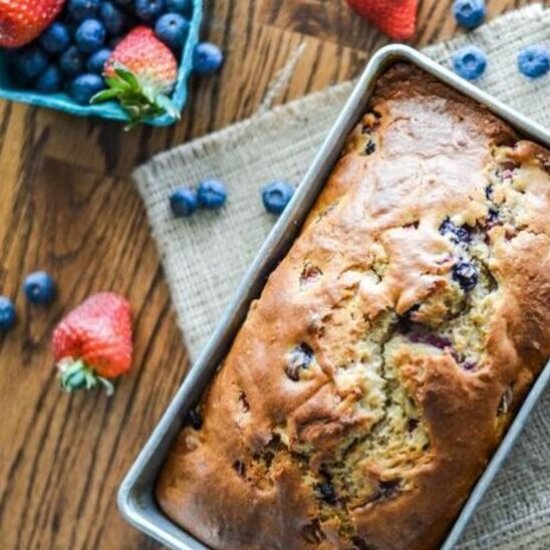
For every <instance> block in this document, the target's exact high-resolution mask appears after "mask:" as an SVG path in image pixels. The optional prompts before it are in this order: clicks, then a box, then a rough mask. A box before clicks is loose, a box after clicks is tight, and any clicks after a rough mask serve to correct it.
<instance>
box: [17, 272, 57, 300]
mask: <svg viewBox="0 0 550 550" xmlns="http://www.w3.org/2000/svg"><path fill="white" fill-rule="evenodd" d="M23 291H24V293H25V296H26V297H27V299H28V300H29V302H31V303H33V304H39V305H47V304H50V303H52V302H53V301H54V300H55V296H56V294H57V292H56V287H55V282H54V280H53V278H52V277H51V275H49V274H48V273H46V272H45V271H36V272H35V273H31V274H30V275H27V277H25V281H24V282H23Z"/></svg>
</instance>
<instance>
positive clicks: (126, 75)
mask: <svg viewBox="0 0 550 550" xmlns="http://www.w3.org/2000/svg"><path fill="white" fill-rule="evenodd" d="M113 70H114V74H113V75H108V76H106V77H105V83H106V84H107V88H106V89H105V90H102V91H101V92H99V93H97V94H96V95H95V96H94V97H92V99H91V100H90V103H92V104H96V103H103V102H105V101H110V100H112V99H116V100H118V102H119V103H120V106H121V107H122V108H123V109H124V111H125V112H126V114H127V115H128V118H129V119H130V123H129V124H128V125H127V126H126V130H129V129H131V128H133V127H134V126H135V125H136V124H139V123H141V122H144V121H145V120H148V119H151V118H155V117H157V116H162V115H164V114H168V115H170V116H171V117H172V118H174V119H179V118H180V113H179V112H178V110H177V109H176V107H175V106H174V104H173V103H172V101H171V100H170V98H169V97H168V96H167V95H165V94H163V93H162V92H160V91H159V90H158V89H157V88H155V87H154V86H151V85H149V84H146V83H142V82H140V81H139V79H138V78H137V76H136V75H135V74H134V73H132V72H131V71H129V70H128V69H126V68H125V67H123V66H122V65H114V66H113Z"/></svg>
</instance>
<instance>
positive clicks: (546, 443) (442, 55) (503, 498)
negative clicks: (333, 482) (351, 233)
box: [134, 5, 550, 550]
mask: <svg viewBox="0 0 550 550" xmlns="http://www.w3.org/2000/svg"><path fill="white" fill-rule="evenodd" d="M467 43H474V44H477V45H478V46H480V47H481V48H482V49H483V50H484V51H485V52H486V54H487V57H488V60H489V62H488V67H487V71H486V73H485V74H484V76H483V77H482V78H481V79H479V81H478V82H477V84H478V85H479V86H480V87H481V88H483V89H485V90H487V91H489V92H490V93H492V94H493V95H495V96H496V97H498V98H499V99H501V100H503V101H504V102H506V103H508V104H510V105H511V106H513V107H515V108H516V109H518V110H520V111H521V112H523V113H524V114H526V115H529V116H530V117H532V118H533V119H534V120H536V121H538V122H539V123H541V124H542V125H544V126H546V127H550V101H549V97H550V95H549V92H550V75H546V76H545V77H543V78H541V79H539V80H537V81H529V80H527V79H526V78H524V77H523V76H521V75H520V74H519V72H518V70H517V62H516V57H517V54H518V52H519V50H520V49H521V48H522V47H524V46H526V45H529V44H534V43H544V44H546V45H548V46H550V10H547V9H543V8H542V7H541V6H540V5H532V6H529V7H527V8H523V9H522V10H518V11H516V12H512V13H510V14H507V15H504V16H502V17H500V18H499V19H496V20H494V21H493V22H491V23H489V24H487V25H484V26H482V27H480V28H479V29H477V30H475V31H474V32H471V33H468V34H467V35H464V36H461V37H459V38H457V39H455V40H452V41H450V42H447V43H445V44H439V45H436V46H431V47H429V48H427V49H426V50H425V52H426V53H427V54H428V55H429V56H431V57H432V58H433V59H435V60H437V61H439V62H441V63H442V64H444V65H447V66H450V59H451V56H452V53H453V52H454V51H456V50H457V49H458V48H460V47H462V46H464V45H465V44H467ZM351 89H352V83H344V84H340V85H338V86H336V87H333V88H330V89H328V90H326V91H323V92H319V93H316V94H312V95H310V96H307V97H306V98H303V99H300V100H298V101H295V102H292V103H289V104H287V105H285V106H282V107H277V108H275V109H272V110H269V111H267V112H261V113H259V114H258V115H256V116H255V117H253V118H251V119H249V120H246V121H244V122H241V123H239V124H236V125H234V126H232V127H230V128H227V129H225V130H222V131H220V132H217V133H215V134H212V135H210V136H207V137H205V138H202V139H199V140H197V141H194V142H192V143H189V144H186V145H182V146H180V147H178V148H176V149H173V150H171V151H168V152H166V153H163V154H161V155H158V156H157V157H155V158H154V159H153V160H151V161H150V162H149V163H148V164H146V165H145V166H142V167H141V168H139V169H138V170H137V171H136V172H135V174H134V179H135V181H136V183H137V185H138V189H139V191H140V193H141V195H142V197H143V200H144V202H145V205H146V208H147V211H148V216H149V220H150V223H151V227H152V232H153V236H154V238H155V240H156V242H157V245H158V248H159V251H160V255H161V258H162V263H163V266H164V270H165V273H166V277H167V280H168V284H169V286H170V290H171V293H172V299H173V304H174V307H175V309H176V311H177V315H178V320H179V323H180V326H181V329H182V331H183V334H184V338H185V343H186V345H187V347H188V349H189V352H190V354H191V357H192V358H193V357H196V355H197V353H198V351H199V350H200V349H201V347H202V346H203V345H204V344H205V342H206V340H207V339H208V337H209V335H210V334H211V333H212V330H213V328H214V326H215V325H216V323H217V321H218V319H219V318H220V315H221V313H222V311H223V310H224V308H225V306H226V305H227V303H228V301H229V299H230V297H231V295H232V293H233V292H234V290H235V288H236V287H237V284H238V282H239V280H240V278H241V277H242V275H243V273H244V271H245V269H246V268H247V266H248V265H249V263H250V261H251V259H252V258H253V256H254V254H255V253H256V251H257V250H258V248H259V246H260V244H261V242H262V241H263V240H264V238H265V237H266V235H267V233H268V232H269V230H270V229H271V227H272V225H273V223H274V221H275V220H274V218H273V217H272V216H271V215H269V214H267V213H266V212H265V211H264V208H263V206H262V203H261V199H260V188H261V187H262V186H263V185H264V184H266V183H267V182H270V181H272V180H274V179H282V180H287V181H290V182H294V183H298V182H299V181H300V179H301V177H302V176H303V174H304V172H305V170H306V169H307V167H308V165H309V164H310V161H311V160H312V158H313V156H314V155H315V152H316V150H317V149H318V147H319V146H320V144H321V142H322V140H323V138H324V136H325V135H326V133H327V131H328V129H329V128H330V126H331V124H332V123H333V121H334V120H335V118H336V116H337V115H338V113H339V111H340V109H341V107H342V105H343V103H344V102H345V100H346V98H347V96H348V95H349V93H350V91H351ZM205 178H219V179H222V180H223V181H224V182H225V183H226V184H227V186H228V189H229V197H230V198H229V201H228V204H227V206H226V207H224V209H223V210H221V211H220V212H201V213H199V214H197V215H195V216H194V217H193V218H191V219H184V220H182V219H174V218H173V216H172V215H171V213H170V209H169V204H168V197H169V195H170V193H171V192H172V190H173V189H175V188H176V187H178V186H180V185H183V184H194V183H196V182H198V181H200V180H201V179H205ZM442 490H444V487H442ZM460 548H461V549H463V550H466V549H468V550H473V549H476V550H477V549H479V550H481V549H484V550H485V549H509V550H512V549H514V550H516V549H518V548H529V549H531V548H532V549H543V548H544V549H546V548H550V391H548V392H546V396H545V397H544V398H543V400H542V402H541V403H540V405H539V407H538V409H537V411H536V412H535V414H534V415H533V417H532V418H531V420H530V422H529V424H528V426H527V428H526V430H525V433H524V434H523V435H522V437H521V439H520V442H519V443H518V444H517V446H516V447H515V449H514V451H513V453H512V456H511V458H510V459H509V460H508V462H507V464H506V466H505V468H504V469H503V471H502V472H501V473H500V474H499V476H498V478H497V480H496V481H495V483H494V484H493V486H492V488H491V491H490V492H489V494H488V495H487V497H486V498H485V500H484V502H483V503H482V505H481V506H480V507H479V508H478V511H477V513H476V516H475V518H474V519H473V521H472V522H471V524H470V526H469V527H468V530H467V532H466V534H465V536H464V537H463V541H462V543H461V545H460Z"/></svg>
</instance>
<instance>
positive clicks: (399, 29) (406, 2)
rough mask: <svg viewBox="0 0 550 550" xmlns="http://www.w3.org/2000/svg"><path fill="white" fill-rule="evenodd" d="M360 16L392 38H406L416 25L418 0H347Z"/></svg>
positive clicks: (411, 33) (410, 34) (410, 35)
mask: <svg viewBox="0 0 550 550" xmlns="http://www.w3.org/2000/svg"><path fill="white" fill-rule="evenodd" d="M347 2H348V4H349V5H350V6H351V7H352V8H353V9H354V10H355V11H356V12H357V13H358V14H359V15H361V16H362V17H364V18H365V19H367V20H368V21H370V22H371V23H372V24H374V25H376V27H377V28H378V29H380V30H381V31H382V32H383V33H385V34H387V35H388V36H389V37H391V38H393V39H394V40H408V39H409V38H411V37H412V35H413V34H414V30H415V25H416V9H417V7H418V0H347Z"/></svg>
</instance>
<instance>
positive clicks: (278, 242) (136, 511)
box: [118, 45, 550, 550]
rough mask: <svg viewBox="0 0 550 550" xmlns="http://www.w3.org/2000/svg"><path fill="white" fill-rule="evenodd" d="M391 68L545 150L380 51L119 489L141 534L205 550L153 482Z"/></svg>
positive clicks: (471, 501)
mask: <svg viewBox="0 0 550 550" xmlns="http://www.w3.org/2000/svg"><path fill="white" fill-rule="evenodd" d="M396 61H407V62H409V63H413V64H414V65H417V66H418V67H420V68H421V69H423V70H424V71H426V72H427V73H429V74H431V75H433V76H435V77H437V78H438V79H439V80H441V81H443V82H444V83H446V84H447V85H449V86H451V87H453V88H455V89H456V90H458V91H459V92H461V93H462V94H464V95H466V96H469V97H471V98H473V99H475V100H476V101H478V102H479V103H481V104H483V105H486V106H487V107H488V108H489V109H490V110H491V111H493V112H494V113H495V114H496V115H498V116H499V117H501V118H502V119H504V120H505V121H507V122H508V123H510V124H511V125H512V126H513V127H514V128H515V129H516V130H517V131H518V133H519V134H521V135H523V136H525V137H528V138H530V139H533V140H535V141H537V142H539V143H541V144H542V145H545V146H546V147H550V132H548V131H547V130H545V129H544V128H542V127H541V126H539V125H537V124H536V123H535V122H532V121H530V120H528V119H527V118H525V117H524V116H522V115H521V114H519V113H517V112H516V111H514V110H512V109H510V108H509V107H507V106H506V105H504V104H503V103H501V102H500V101H497V100H496V99H494V98H492V97H491V96H489V95H487V94H486V93H484V92H482V91H480V90H479V89H478V88H476V87H475V86H473V85H472V84H470V83H468V82H466V81H465V80H462V79H461V78H459V77H457V76H456V75H455V74H453V73H451V72H450V71H448V70H446V69H445V68H443V67H441V66H440V65H438V64H437V63H435V62H433V61H431V60H430V59H429V58H427V57H426V56H424V55H422V54H421V53H419V52H417V51H415V50H413V49H411V48H408V47H406V46H400V45H392V46H387V47H385V48H383V49H381V50H380V51H379V52H378V53H377V54H376V55H374V56H373V57H372V59H371V61H370V62H369V64H368V65H367V67H366V69H365V71H364V73H363V74H362V76H361V78H360V79H359V81H358V83H357V86H356V88H355V90H354V91H353V93H352V94H351V96H350V98H349V100H348V102H347V103H346V105H345V107H344V109H343V110H342V113H341V115H340V116H339V118H338V120H337V121H336V123H335V124H334V127H333V128H332V130H331V132H330V133H329V135H328V137H327V138H326V140H325V142H324V144H323V146H322V147H321V149H320V151H319V153H318V154H317V156H316V157H315V160H314V161H313V164H312V165H311V167H310V168H309V170H308V172H307V174H306V175H305V177H304V179H303V181H302V183H301V185H300V187H299V189H298V190H297V192H296V193H295V195H294V198H293V199H292V202H291V203H290V205H289V206H288V207H287V209H286V210H285V213H284V214H283V215H282V216H281V218H280V219H279V221H278V222H277V224H276V225H275V227H274V228H273V230H272V231H271V233H270V235H269V236H268V238H267V239H266V241H265V242H264V244H263V246H262V247H261V249H260V251H259V253H258V255H257V256H256V258H255V260H254V261H253V263H252V265H251V266H250V268H249V269H248V272H247V274H246V275H245V277H244V279H243V281H242V283H241V285H240V286H239V288H238V289H237V292H236V294H235V296H234V297H233V299H232V301H231V303H230V305H229V307H228V308H227V310H226V312H225V314H224V315H223V317H222V319H221V321H220V323H219V325H218V327H217V329H216V330H215V332H214V333H213V335H212V337H211V339H210V341H209V343H208V344H207V346H206V348H205V349H204V351H203V352H202V354H201V355H200V357H199V358H198V359H197V361H196V363H195V364H194V366H193V367H192V369H191V370H190V372H189V374H188V376H187V377H186V379H185V381H184V383H183V385H182V386H181V387H180V389H179V390H178V392H177V394H176V396H175V397H174V399H173V401H172V403H171V404H170V406H169V407H168V409H167V411H166V413H165V414H164V416H163V417H162V419H161V420H160V422H159V424H158V426H157V427H156V429H155V431H154V432H153V435H152V436H151V437H150V439H149V441H148V442H147V444H146V445H145V447H144V448H143V450H142V451H141V453H140V454H139V456H138V458H137V460H136V461H135V463H134V464H133V466H132V468H131V469H130V471H129V472H128V474H127V476H126V478H125V479H124V481H123V483H122V485H121V487H120V491H119V493H118V503H119V507H120V510H121V512H122V514H123V515H124V516H125V518H126V519H127V520H128V521H129V522H130V523H132V524H133V525H135V526H136V527H137V528H138V529H141V530H142V531H144V532H146V533H148V534H149V535H151V536H152V537H154V538H155V539H157V540H158V541H160V542H161V543H163V544H165V545H166V546H168V547H170V548H174V549H178V550H197V549H204V548H206V547H205V546H204V545H203V544H202V543H201V542H199V541H198V540H197V539H195V538H194V537H193V536H192V535H190V534H189V533H187V532H185V531H184V530H183V529H182V528H181V527H179V526H177V525H176V524H174V523H173V522H172V521H171V520H170V519H168V518H167V517H166V516H165V515H164V514H163V512H162V511H161V509H160V508H159V507H158V505H157V503H156V501H155V497H154V488H155V482H156V479H157V475H158V473H159V470H160V468H161V466H162V464H163V461H164V459H165V457H166V454H167V451H168V449H169V447H170V445H171V443H172V441H173V439H174V436H175V435H176V434H177V433H178V432H179V430H180V429H181V426H182V419H183V418H184V416H185V414H186V413H187V411H188V410H189V409H190V408H191V407H192V406H193V405H195V404H196V403H197V401H198V400H199V399H200V396H201V394H202V393H203V391H204V389H205V388H206V386H207V385H208V383H209V382H210V380H211V379H212V377H213V376H214V374H215V373H216V370H217V369H218V366H219V365H220V364H221V362H222V361H223V359H224V357H225V355H226V353H227V352H228V350H229V347H230V346H231V343H232V342H233V339H234V337H235V335H236V333H237V331H238V330H239V328H240V326H241V324H242V323H243V321H244V319H245V317H246V314H247V311H248V308H249V305H250V302H251V301H252V300H253V299H255V298H257V297H258V296H259V294H260V293H261V290H262V288H263V286H264V284H265V281H266V278H267V277H268V275H269V274H270V273H271V271H272V270H273V269H274V268H275V267H276V265H277V263H278V261H279V260H280V259H281V258H283V257H284V256H285V254H286V253H287V251H288V250H289V248H290V246H291V245H292V243H293V241H294V240H295V238H296V236H297V234H298V232H299V230H300V227H301V225H302V222H303V221H304V220H305V218H306V216H307V214H308V212H309V211H310V209H311V208H312V206H313V204H314V203H315V200H316V199H317V196H318V195H319V192H320V191H321V189H322V188H323V186H324V184H325V181H326V179H327V177H328V176H329V174H330V171H331V170H332V167H333V166H334V163H335V162H336V160H337V158H338V156H339V154H340V151H341V149H342V146H343V144H344V141H345V139H346V138H347V136H348V134H349V133H350V132H351V130H352V129H353V128H354V126H355V125H356V123H357V122H358V121H359V119H360V118H361V116H362V114H363V113H364V112H365V110H366V107H367V103H368V102H369V99H370V95H371V93H372V89H373V86H374V83H375V81H376V79H377V77H378V76H379V75H380V74H381V73H382V72H383V71H384V70H385V69H386V68H388V67H389V66H390V65H391V64H393V63H395V62H396ZM549 378H550V362H549V363H548V364H547V365H546V367H545V368H544V370H543V371H542V373H541V374H540V376H539V377H538V379H537V380H536V382H535V383H534V385H533V386H532V388H531V390H530V391H529V393H528V395H527V397H526V398H525V400H524V402H523V405H522V407H521V409H520V410H519V412H518V414H517V415H516V417H515V419H514V421H513V423H512V425H511V426H510V428H509V430H508V431H507V433H506V436H505V437H504V439H503V440H502V442H501V444H500V446H499V448H498V449H497V451H496V452H495V454H494V455H493V457H492V459H491V461H490V462H489V464H488V466H487V469H486V470H485V472H484V474H483V475H482V476H481V478H480V479H479V480H478V482H477V484H476V486H475V487H474V488H473V490H472V493H471V494H470V497H469V498H468V501H467V502H466V504H465V505H464V507H463V509H462V511H461V513H460V515H459V517H458V518H457V520H456V522H455V524H454V526H453V528H452V529H451V531H450V533H449V535H448V537H447V539H446V541H445V542H444V544H443V546H442V549H443V550H450V549H451V548H453V547H454V546H455V544H456V543H457V542H458V540H459V539H460V536H461V534H462V533H463V531H464V529H465V527H466V525H467V524H468V521H469V520H470V518H471V517H472V514H473V513H474V510H475V509H476V507H477V505H478V504H479V503H480V501H481V499H482V498H483V496H484V494H485V493H486V491H487V489H488V488H489V486H490V484H491V482H492V480H493V478H494V477H495V475H496V474H497V472H498V471H499V470H500V468H501V466H502V464H503V462H504V460H505V458H506V456H507V455H508V454H509V452H510V450H511V449H512V446H513V445H514V442H515V441H516V439H517V437H518V435H519V434H520V432H521V430H522V429H523V427H524V426H525V423H526V421H527V418H528V417H529V415H530V413H531V411H532V410H533V408H534V406H535V404H536V402H537V400H538V399H539V397H540V396H541V393H542V392H543V390H544V388H545V386H546V384H547V382H548V379H549Z"/></svg>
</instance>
